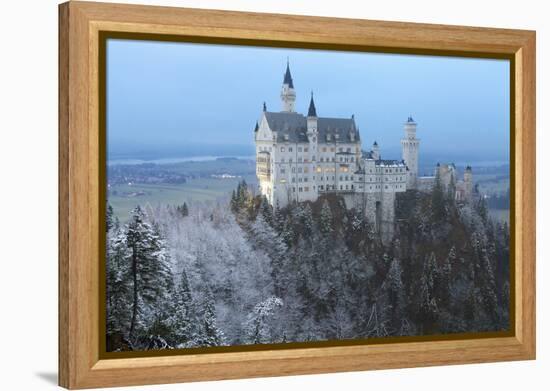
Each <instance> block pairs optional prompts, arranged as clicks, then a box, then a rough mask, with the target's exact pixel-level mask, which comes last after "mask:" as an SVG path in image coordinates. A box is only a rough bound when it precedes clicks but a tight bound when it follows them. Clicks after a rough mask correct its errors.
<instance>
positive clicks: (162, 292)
mask: <svg viewBox="0 0 550 391" xmlns="http://www.w3.org/2000/svg"><path fill="white" fill-rule="evenodd" d="M126 244H127V246H128V249H129V252H130V254H129V258H130V265H131V266H130V267H131V270H130V273H131V276H132V318H131V322H130V330H129V335H130V337H131V338H135V337H136V334H135V332H136V327H138V326H141V327H147V324H148V322H149V321H151V317H154V316H156V315H158V311H159V310H162V309H163V308H162V306H163V305H164V301H165V300H167V299H168V292H169V290H170V288H171V284H172V281H173V280H172V275H171V269H170V266H169V259H168V258H169V254H168V251H167V249H166V247H165V243H164V241H163V240H162V239H161V238H160V236H159V231H158V228H155V227H153V226H152V225H151V224H150V223H149V222H148V221H147V218H146V216H145V214H144V213H143V210H142V209H141V207H139V206H137V207H136V208H135V209H134V210H133V212H132V216H131V220H130V223H129V224H128V228H127V232H126Z"/></svg>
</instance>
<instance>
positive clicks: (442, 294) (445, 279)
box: [437, 246, 456, 307]
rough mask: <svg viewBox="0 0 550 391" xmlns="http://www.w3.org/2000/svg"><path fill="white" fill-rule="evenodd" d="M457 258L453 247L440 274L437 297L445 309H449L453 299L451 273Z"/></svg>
mask: <svg viewBox="0 0 550 391" xmlns="http://www.w3.org/2000/svg"><path fill="white" fill-rule="evenodd" d="M455 258H456V255H455V248H454V246H453V247H451V250H450V251H449V255H448V256H447V257H446V258H445V260H444V261H443V264H442V265H441V269H440V270H439V272H438V276H439V278H438V284H437V296H438V299H439V302H440V304H441V306H443V307H447V306H448V305H449V301H450V299H451V272H452V263H453V262H454V260H455Z"/></svg>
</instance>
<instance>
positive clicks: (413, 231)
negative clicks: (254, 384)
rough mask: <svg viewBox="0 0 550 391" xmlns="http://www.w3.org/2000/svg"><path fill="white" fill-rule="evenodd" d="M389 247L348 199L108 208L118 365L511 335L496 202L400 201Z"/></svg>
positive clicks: (109, 307) (416, 195)
mask: <svg viewBox="0 0 550 391" xmlns="http://www.w3.org/2000/svg"><path fill="white" fill-rule="evenodd" d="M396 203H397V205H396V229H395V236H394V239H393V240H392V241H391V243H389V244H383V243H382V241H381V238H380V236H379V235H378V233H377V232H376V230H375V229H374V227H373V226H372V224H371V223H370V222H369V221H366V219H365V217H364V216H365V213H364V211H362V210H357V209H346V207H345V204H344V201H343V199H341V198H339V197H338V196H336V195H327V196H322V197H320V198H319V199H318V200H317V201H316V202H313V203H310V202H305V203H295V204H291V205H289V206H287V207H285V208H278V207H275V208H272V207H271V206H270V205H269V203H268V202H267V200H266V199H265V198H262V197H261V196H255V195H254V194H253V192H252V191H251V189H250V188H249V186H247V184H246V183H245V182H244V181H243V182H241V183H239V185H238V187H237V189H235V191H234V192H233V194H232V196H231V199H230V200H228V201H227V202H218V203H215V204H210V205H207V204H202V203H193V204H189V205H188V204H183V205H178V206H174V205H159V206H156V207H151V206H149V205H146V206H138V207H136V208H135V209H134V210H133V211H132V212H131V216H130V218H129V220H128V222H127V223H125V224H121V223H120V221H119V220H118V219H117V218H116V217H114V213H113V209H112V207H111V206H108V207H107V227H106V229H107V246H106V249H107V263H106V271H107V276H106V278H107V281H106V288H107V289H106V311H107V324H106V332H107V351H109V352H112V351H131V350H136V351H143V350H151V349H180V348H193V347H211V346H234V345H247V344H272V343H289V342H304V341H327V340H329V341H330V340H342V339H364V338H376V337H389V336H417V335H434V334H449V333H464V332H484V331H502V330H508V329H509V327H510V317H509V313H510V312H509V306H510V284H509V276H510V247H509V243H510V235H509V227H508V226H507V225H506V223H500V222H495V221H493V220H492V219H491V218H490V217H489V215H488V213H487V204H486V201H485V200H484V199H483V198H479V199H477V200H474V201H473V202H472V203H470V204H464V203H456V202H455V201H454V198H453V197H451V196H450V195H449V194H448V193H447V192H446V191H445V190H444V189H443V188H442V186H441V185H440V184H439V182H438V181H437V180H436V185H435V186H434V189H433V190H432V192H431V193H423V192H417V191H414V190H409V191H407V192H405V193H401V194H398V197H397V201H396Z"/></svg>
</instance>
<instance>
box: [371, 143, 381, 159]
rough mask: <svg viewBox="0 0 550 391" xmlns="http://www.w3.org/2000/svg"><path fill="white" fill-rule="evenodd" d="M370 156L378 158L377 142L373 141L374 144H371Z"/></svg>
mask: <svg viewBox="0 0 550 391" xmlns="http://www.w3.org/2000/svg"><path fill="white" fill-rule="evenodd" d="M372 158H373V159H374V160H379V159H380V147H379V146H378V143H377V142H376V141H375V142H374V144H372Z"/></svg>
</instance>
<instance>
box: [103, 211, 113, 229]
mask: <svg viewBox="0 0 550 391" xmlns="http://www.w3.org/2000/svg"><path fill="white" fill-rule="evenodd" d="M105 221H106V224H107V226H106V229H107V232H109V231H110V230H111V228H113V225H114V219H113V207H112V206H111V204H107V216H106V219H105Z"/></svg>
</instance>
